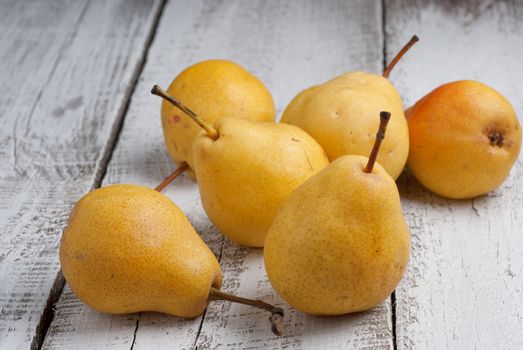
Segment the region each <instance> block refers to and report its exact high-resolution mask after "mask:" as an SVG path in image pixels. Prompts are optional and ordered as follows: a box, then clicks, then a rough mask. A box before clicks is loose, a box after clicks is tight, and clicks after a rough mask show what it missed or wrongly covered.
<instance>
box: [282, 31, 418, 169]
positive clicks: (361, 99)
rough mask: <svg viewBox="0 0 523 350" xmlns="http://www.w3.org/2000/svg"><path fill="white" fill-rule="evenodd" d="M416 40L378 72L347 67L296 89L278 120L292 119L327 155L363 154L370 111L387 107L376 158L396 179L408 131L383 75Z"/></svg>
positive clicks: (368, 145)
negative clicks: (336, 74) (343, 71)
mask: <svg viewBox="0 0 523 350" xmlns="http://www.w3.org/2000/svg"><path fill="white" fill-rule="evenodd" d="M417 40H418V38H417V37H416V36H414V37H413V38H412V39H411V41H409V43H408V44H407V45H406V46H405V47H404V48H403V49H402V50H401V51H400V52H399V53H398V55H397V56H396V57H395V58H394V60H393V61H392V62H391V64H390V65H389V67H388V68H387V69H386V70H385V73H384V74H383V76H381V75H376V74H368V73H364V72H350V73H346V74H343V75H341V76H339V77H337V78H334V79H332V80H330V81H327V82H326V83H323V84H321V85H317V86H313V87H311V88H308V89H306V90H304V91H302V92H300V93H299V94H298V95H297V96H296V97H295V98H294V99H293V100H292V101H291V103H290V104H289V105H288V106H287V108H286V109H285V111H284V112H283V116H282V118H281V121H282V123H288V124H293V125H296V126H298V127H300V128H302V129H303V130H305V131H306V132H307V133H309V134H310V135H311V136H312V137H314V139H316V141H318V143H319V144H320V145H321V146H322V147H323V149H324V150H325V152H326V153H327V156H328V157H329V160H330V161H333V160H335V159H336V158H338V157H340V156H342V155H346V154H354V155H368V154H369V152H370V151H371V149H372V145H373V143H374V138H373V134H374V131H375V130H376V129H377V127H378V120H376V118H371V117H370V116H374V115H377V114H378V113H379V112H380V111H382V110H387V111H389V112H390V113H391V115H392V117H391V120H390V123H389V124H390V125H389V129H388V133H389V135H390V138H387V140H385V141H384V144H383V150H382V152H381V153H380V155H379V156H378V162H379V163H380V164H381V165H382V166H383V167H384V168H385V170H387V172H388V173H389V175H390V176H391V177H392V178H393V179H396V178H397V177H398V176H399V175H400V173H401V172H402V171H403V168H404V167H405V163H406V162H407V156H408V153H409V133H408V127H407V122H406V120H405V115H404V113H403V103H402V100H401V97H400V95H399V93H398V92H397V90H396V89H395V88H394V86H393V85H392V84H391V83H390V82H389V80H388V79H387V77H388V75H389V73H390V71H391V70H392V68H393V67H394V65H395V64H396V63H397V62H398V60H399V59H400V58H401V57H402V56H403V54H404V53H405V52H406V51H407V50H408V49H409V48H410V47H411V46H412V45H413V44H414V43H415V42H416V41H417Z"/></svg>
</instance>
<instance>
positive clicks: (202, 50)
mask: <svg viewBox="0 0 523 350" xmlns="http://www.w3.org/2000/svg"><path fill="white" fill-rule="evenodd" d="M381 19H382V13H381V7H380V2H378V1H356V2H353V3H347V2H345V1H331V2H322V3H320V2H313V1H307V2H303V1H271V2H266V1H226V2H225V1H220V2H218V1H197V2H195V1H179V0H176V1H170V2H169V3H168V4H167V6H166V8H165V9H164V11H163V15H162V19H161V21H160V25H159V28H158V31H157V34H156V37H155V40H154V42H153V45H152V46H151V48H150V50H149V54H148V57H147V63H146V66H145V67H144V71H143V74H142V75H141V77H140V81H139V83H138V85H137V87H136V90H135V93H134V94H133V98H132V101H131V105H130V108H129V111H128V113H127V115H126V118H125V123H124V127H123V129H122V133H121V135H120V138H119V141H118V144H117V147H116V149H115V151H114V153H113V156H112V159H111V162H110V164H109V167H108V171H107V176H106V178H105V179H104V184H109V183H122V182H124V183H139V184H142V185H148V186H151V187H153V186H155V185H157V184H158V183H159V182H160V181H161V180H162V179H163V177H164V176H166V175H167V174H169V173H170V172H171V171H172V170H173V169H174V168H175V165H174V164H173V163H172V162H171V161H170V160H169V157H168V156H167V154H166V151H165V146H164V144H163V137H162V131H161V122H160V115H159V110H160V101H159V100H158V98H156V97H154V96H151V95H150V93H149V91H150V88H151V86H152V85H153V84H155V83H158V84H159V85H161V86H163V87H167V86H168V84H169V83H170V82H171V80H172V79H173V78H174V77H175V76H176V75H177V74H178V73H179V72H180V71H181V70H182V69H184V68H185V67H186V66H188V65H190V64H192V63H195V62H197V61H201V60H204V59H208V58H227V59H231V60H233V61H236V62H238V63H239V64H241V65H243V66H244V67H245V68H247V69H248V70H250V71H251V72H253V73H254V74H255V75H256V76H258V77H259V78H261V80H262V81H264V83H266V85H267V86H268V88H269V89H270V90H271V91H272V93H273V96H274V98H275V102H276V106H277V110H278V111H279V112H281V111H282V110H283V108H284V107H285V106H286V104H287V103H288V102H289V101H290V100H291V98H292V97H294V95H295V94H296V93H297V92H299V91H300V90H302V89H303V88H305V87H308V86H310V85H312V84H316V83H320V82H323V81H325V80H328V79H330V78H332V77H334V76H335V75H337V74H340V73H343V72H345V71H348V70H354V69H363V70H367V71H376V72H380V71H381V70H382V60H383V56H382V41H383V38H382V27H381ZM165 193H166V195H167V196H169V197H170V198H171V199H173V200H174V201H175V202H176V203H177V204H178V205H179V206H180V207H181V208H182V209H183V210H184V211H185V213H186V214H187V216H188V217H189V220H190V221H191V222H192V223H193V225H194V226H195V228H196V230H197V231H198V232H199V233H200V235H201V236H202V238H203V239H204V240H205V241H206V242H207V243H208V244H209V246H210V247H211V249H212V250H213V251H214V252H215V254H216V255H217V256H218V257H219V258H221V266H222V269H223V271H224V279H225V281H224V287H223V289H224V290H226V291H228V292H232V293H236V294H238V295H242V296H247V297H259V298H263V299H266V300H267V301H269V302H274V303H276V304H278V305H281V306H283V307H285V309H286V313H287V314H286V315H287V321H286V326H287V332H286V335H285V336H284V337H282V338H278V337H276V336H274V335H273V334H272V333H271V332H270V328H269V324H268V320H267V317H268V315H267V314H266V313H264V312H258V311H257V310H253V309H250V308H248V307H244V306H240V305H231V304H228V303H224V302H216V303H213V304H211V307H210V308H209V309H208V311H207V313H206V315H205V317H204V322H203V325H202V317H198V318H196V319H194V320H182V319H179V318H176V317H171V316H167V315H160V314H154V313H141V314H140V315H137V318H136V320H137V323H133V322H132V321H129V318H128V316H107V318H104V319H103V320H104V321H103V322H100V321H99V320H100V317H101V316H100V315H99V314H97V313H95V312H93V311H91V310H89V309H88V308H87V307H86V306H83V305H81V303H80V302H78V301H76V300H75V298H74V297H73V296H72V295H71V293H70V291H69V290H67V289H66V290H65V292H64V295H63V296H62V298H61V299H60V302H59V303H58V305H57V306H56V307H57V316H56V318H55V320H54V321H53V324H52V326H51V328H50V332H49V335H48V339H47V340H46V343H45V345H44V348H46V349H50V348H53V349H58V348H64V349H65V348H71V347H74V348H76V349H78V348H84V347H85V348H87V347H93V346H94V347H96V348H104V347H107V346H108V344H113V343H114V342H116V341H118V340H120V339H122V338H125V339H128V335H129V334H130V333H131V332H133V331H134V330H135V329H136V337H135V342H134V343H133V349H149V348H155V349H171V348H176V349H192V348H194V347H198V348H199V349H209V348H231V349H234V348H274V349H277V348H284V347H286V348H295V349H298V348H317V347H330V348H348V347H349V348H352V347H354V348H365V347H368V348H384V349H390V348H392V346H393V345H392V321H391V312H390V301H389V300H387V301H386V302H384V303H383V304H382V305H380V306H379V307H377V308H375V309H374V310H372V311H370V312H367V313H361V314H357V315H352V316H345V317H336V318H322V317H310V316H306V315H303V314H300V313H298V312H295V311H294V310H291V309H290V308H289V307H288V306H286V305H284V303H283V301H282V300H281V299H280V298H279V297H278V296H277V295H276V293H275V292H274V290H273V289H272V288H271V287H270V285H269V283H268V281H267V278H266V275H265V271H264V267H263V259H262V251H261V250H257V249H246V248H241V247H238V246H236V245H234V244H232V243H231V242H229V241H226V240H224V239H223V238H222V236H221V235H220V234H219V233H218V232H217V231H216V230H215V229H214V228H213V226H212V225H211V224H210V223H209V221H208V219H207V216H206V215H205V213H204V211H203V209H202V207H201V204H200V200H199V195H198V189H197V186H196V184H195V183H193V182H192V181H191V180H190V179H189V178H188V177H186V176H182V177H181V178H179V179H177V180H176V181H175V183H174V185H171V186H169V187H168V188H167V189H166V191H165ZM104 317H105V316H104ZM133 320H134V319H133ZM71 324H73V325H74V327H70V328H66V329H65V330H64V326H65V327H66V326H67V325H71ZM108 324H109V325H110V327H109V328H108V327H107V325H108ZM136 325H138V327H137V328H136V327H135V326H136ZM200 326H201V329H200ZM86 339H89V342H88V343H86V342H85V340H86ZM125 345H129V344H128V343H126V344H125ZM122 347H124V345H123V344H122Z"/></svg>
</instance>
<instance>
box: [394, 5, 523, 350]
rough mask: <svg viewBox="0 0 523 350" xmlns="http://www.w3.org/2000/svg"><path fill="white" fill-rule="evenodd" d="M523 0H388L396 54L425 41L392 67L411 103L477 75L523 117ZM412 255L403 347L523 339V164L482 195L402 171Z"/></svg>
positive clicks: (522, 344)
mask: <svg viewBox="0 0 523 350" xmlns="http://www.w3.org/2000/svg"><path fill="white" fill-rule="evenodd" d="M522 16H523V5H522V4H521V2H518V1H500V2H494V1H492V2H486V1H484V2H481V1H461V2H450V1H444V2H440V1H430V2H426V1H410V0H402V1H387V2H386V21H385V23H386V39H387V40H386V41H387V57H389V58H390V57H392V55H393V53H394V52H395V51H396V50H397V49H398V48H399V47H400V46H401V45H402V44H403V42H404V41H406V40H407V39H408V37H409V36H410V35H412V34H414V33H416V34H418V35H419V37H420V38H421V41H420V43H419V44H417V45H416V47H414V48H413V49H412V51H411V52H410V53H409V54H408V56H406V57H405V59H404V61H403V62H402V63H401V64H400V65H399V66H398V67H397V70H396V71H395V72H393V74H392V75H391V78H392V81H393V83H394V84H395V85H396V86H397V87H398V89H399V91H400V92H401V93H402V94H403V96H404V98H405V101H406V106H407V107H408V106H410V105H411V104H413V103H414V102H415V101H416V100H417V99H419V98H420V97H422V96H424V95H425V94H426V93H428V92H430V91H431V90H432V89H434V88H436V87H437V86H439V85H441V84H442V83H445V82H449V81H453V80H459V79H475V80H479V81H482V82H484V83H486V84H488V85H490V86H492V87H494V88H495V89H497V90H498V91H500V92H501V93H502V94H504V95H505V96H506V97H507V98H508V99H509V100H510V101H511V102H512V104H513V106H514V107H515V109H516V112H517V114H518V115H519V116H520V121H523V119H522V116H523V97H522V96H523V84H522V83H521V81H520V79H519V78H520V77H522V76H523V68H522V66H521V56H522V54H523V49H522V47H523V27H522V26H521V24H520V21H521V18H522ZM399 186H400V192H401V195H402V203H403V207H404V211H405V212H406V214H407V217H408V221H409V224H410V229H411V234H412V243H413V247H412V259H411V262H410V265H409V269H408V271H407V274H406V277H405V278H404V280H403V282H402V283H401V284H400V286H399V288H398V289H397V291H396V315H397V323H396V324H397V327H396V333H397V347H398V349H411V348H416V349H439V348H445V349H472V348H475V349H496V348H503V349H521V348H523V326H522V325H523V254H522V251H523V235H522V234H521V232H522V229H521V228H522V227H523V170H522V162H521V160H520V161H519V162H518V163H516V164H515V166H514V168H513V169H512V173H511V175H510V177H509V178H508V180H507V181H506V182H505V183H504V184H503V186H502V187H501V188H500V189H498V190H496V191H494V192H492V193H490V194H488V195H487V196H483V197H480V198H477V199H475V200H463V201H452V200H446V199H442V198H439V197H437V196H435V195H432V194H430V193H429V192H428V191H426V190H424V189H423V188H422V187H421V186H420V185H419V183H418V182H417V181H416V180H415V179H413V178H412V176H410V175H409V174H408V173H407V174H404V175H403V176H402V178H401V179H400V181H399Z"/></svg>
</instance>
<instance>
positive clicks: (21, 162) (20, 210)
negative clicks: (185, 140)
mask: <svg viewBox="0 0 523 350" xmlns="http://www.w3.org/2000/svg"><path fill="white" fill-rule="evenodd" d="M157 8H158V2H156V3H153V2H150V3H143V2H135V3H126V4H124V2H123V1H115V2H110V3H104V2H103V1H81V0H79V1H60V0H55V1H47V2H41V1H40V2H36V1H33V2H18V1H4V2H1V3H0V32H1V33H2V34H1V41H0V57H1V61H2V64H1V65H0V121H1V125H2V128H1V129H0V159H1V162H0V223H1V224H0V263H1V264H0V307H1V311H0V348H2V349H25V348H29V347H32V348H37V347H38V346H39V345H40V343H41V336H42V334H45V327H46V323H47V322H49V319H48V318H49V316H50V315H51V313H50V306H51V303H52V302H53V301H54V300H55V299H56V297H57V294H58V293H59V292H60V290H61V288H62V286H63V280H62V278H61V275H60V273H59V263H58V255H57V247H58V242H59V239H60V236H61V229H62V228H63V227H64V225H65V224H66V220H67V217H68V214H69V211H70V209H71V206H72V204H73V203H74V202H75V201H76V200H77V199H78V198H79V197H80V196H81V195H82V194H84V193H85V192H87V191H88V190H89V189H90V188H91V187H92V186H94V185H95V182H96V180H97V178H99V177H100V176H99V174H100V173H101V172H102V171H103V170H104V169H103V167H104V166H105V164H106V157H107V156H108V155H109V154H110V152H109V151H110V148H111V147H112V144H113V143H114V142H113V139H114V135H115V131H116V128H117V126H118V125H119V123H120V120H121V117H122V115H123V113H122V112H123V108H124V106H125V103H126V101H127V98H128V95H129V92H130V88H131V87H132V86H133V83H134V80H135V77H136V73H137V69H138V68H139V67H140V62H141V61H142V59H143V56H144V46H145V44H146V42H147V38H148V35H149V33H150V31H151V29H152V28H151V24H152V23H153V18H154V13H155V10H156V9H157Z"/></svg>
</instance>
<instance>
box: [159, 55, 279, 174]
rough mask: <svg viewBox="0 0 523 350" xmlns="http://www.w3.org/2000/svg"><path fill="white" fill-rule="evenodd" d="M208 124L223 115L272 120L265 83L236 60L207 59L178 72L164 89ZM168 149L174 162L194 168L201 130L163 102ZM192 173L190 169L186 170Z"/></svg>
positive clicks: (273, 111)
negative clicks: (166, 88)
mask: <svg viewBox="0 0 523 350" xmlns="http://www.w3.org/2000/svg"><path fill="white" fill-rule="evenodd" d="M167 91H168V93H169V94H171V95H173V96H176V97H177V98H178V99H180V100H181V101H184V102H185V104H187V105H188V106H191V108H193V110H194V111H196V112H197V113H198V114H199V115H202V116H205V120H206V121H207V122H208V123H211V124H212V123H214V122H215V121H216V120H218V119H219V118H222V117H236V118H243V119H249V120H256V121H262V122H264V121H274V118H275V109H274V101H273V99H272V96H271V94H270V92H269V91H268V90H267V88H266V87H265V85H263V83H262V82H261V81H260V80H258V79H257V78H256V77H255V76H253V75H252V74H251V73H249V72H248V71H246V70H245V69H244V68H242V67H241V66H239V65H238V64H236V63H233V62H231V61H226V60H207V61H202V62H199V63H196V64H194V65H192V66H190V67H188V68H186V69H185V70H184V71H183V72H181V73H180V74H179V75H178V76H177V77H176V78H175V79H174V81H173V82H172V83H171V85H170V86H169V89H168V90H167ZM162 125H163V133H164V139H165V144H166V146H167V151H168V152H169V154H170V155H171V157H172V159H173V160H174V161H176V162H177V163H182V162H187V163H188V164H189V166H190V168H191V169H192V168H193V156H192V144H193V141H194V138H195V137H196V135H197V134H198V132H199V131H200V129H199V127H198V126H197V125H196V124H194V123H193V122H192V121H191V120H190V118H189V117H188V116H187V115H185V113H183V111H181V110H180V109H178V108H177V107H175V106H173V105H172V104H170V103H167V102H164V103H163V104H162ZM189 173H192V170H190V171H189Z"/></svg>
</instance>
